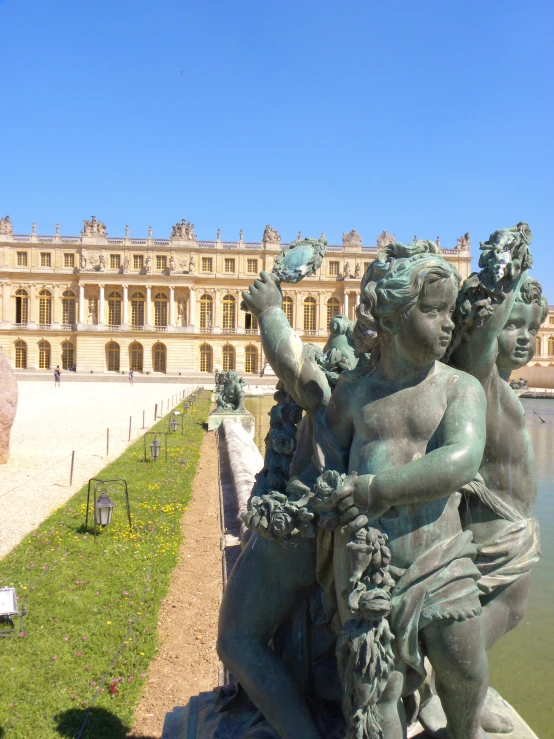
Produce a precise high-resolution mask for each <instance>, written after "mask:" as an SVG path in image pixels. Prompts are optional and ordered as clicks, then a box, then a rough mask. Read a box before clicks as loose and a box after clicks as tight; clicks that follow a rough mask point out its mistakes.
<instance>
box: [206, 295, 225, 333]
mask: <svg viewBox="0 0 554 739" xmlns="http://www.w3.org/2000/svg"><path fill="white" fill-rule="evenodd" d="M209 294H210V295H212V298H213V301H214V302H213V311H214V317H213V327H212V333H213V334H220V333H221V330H222V326H223V300H222V295H223V294H224V292H223V290H215V291H214V294H212V293H211V292H210V293H209ZM225 294H227V291H225Z"/></svg>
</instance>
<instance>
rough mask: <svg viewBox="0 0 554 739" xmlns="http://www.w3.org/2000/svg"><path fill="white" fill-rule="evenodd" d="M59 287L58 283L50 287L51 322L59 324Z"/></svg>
mask: <svg viewBox="0 0 554 739" xmlns="http://www.w3.org/2000/svg"><path fill="white" fill-rule="evenodd" d="M60 292H61V288H60V287H59V286H58V285H54V287H53V289H52V293H53V295H52V324H59V323H60V321H59V314H60V308H61V305H59V304H58V303H59V301H60V300H61V298H60Z"/></svg>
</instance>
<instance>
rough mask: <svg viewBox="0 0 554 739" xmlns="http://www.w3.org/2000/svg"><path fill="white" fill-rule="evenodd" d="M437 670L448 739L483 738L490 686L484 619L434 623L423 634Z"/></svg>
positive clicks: (437, 680) (427, 650)
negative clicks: (484, 708)
mask: <svg viewBox="0 0 554 739" xmlns="http://www.w3.org/2000/svg"><path fill="white" fill-rule="evenodd" d="M421 639H422V641H423V644H424V647H425V651H426V653H427V656H428V658H429V661H430V662H431V665H432V667H433V669H434V670H435V685H436V689H437V693H438V695H439V698H440V699H441V703H442V707H443V709H444V712H445V714H446V720H447V733H448V737H449V739H483V738H484V737H486V736H487V735H486V734H485V732H484V731H483V729H482V728H481V725H480V716H481V709H482V707H483V701H484V700H485V695H486V693H487V687H488V674H489V669H488V663H487V655H486V652H485V638H484V633H483V624H482V619H481V616H474V617H473V618H468V619H466V620H465V621H454V620H453V619H448V620H439V621H435V622H433V623H432V624H430V625H429V626H427V627H426V628H424V629H423V630H422V631H421Z"/></svg>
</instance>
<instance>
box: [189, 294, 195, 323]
mask: <svg viewBox="0 0 554 739" xmlns="http://www.w3.org/2000/svg"><path fill="white" fill-rule="evenodd" d="M195 321H196V294H195V291H194V285H190V287H189V326H193V327H194V326H195V325H196V324H195Z"/></svg>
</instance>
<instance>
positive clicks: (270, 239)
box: [262, 223, 281, 244]
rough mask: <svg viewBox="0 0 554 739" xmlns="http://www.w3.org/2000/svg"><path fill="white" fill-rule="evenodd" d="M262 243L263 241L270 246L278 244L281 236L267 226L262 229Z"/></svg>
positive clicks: (274, 229)
mask: <svg viewBox="0 0 554 739" xmlns="http://www.w3.org/2000/svg"><path fill="white" fill-rule="evenodd" d="M262 241H265V242H267V243H270V244H280V243H281V234H280V233H279V231H277V229H276V228H273V227H272V226H270V225H269V223H268V224H267V226H266V227H265V229H264V233H263V236H262Z"/></svg>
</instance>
